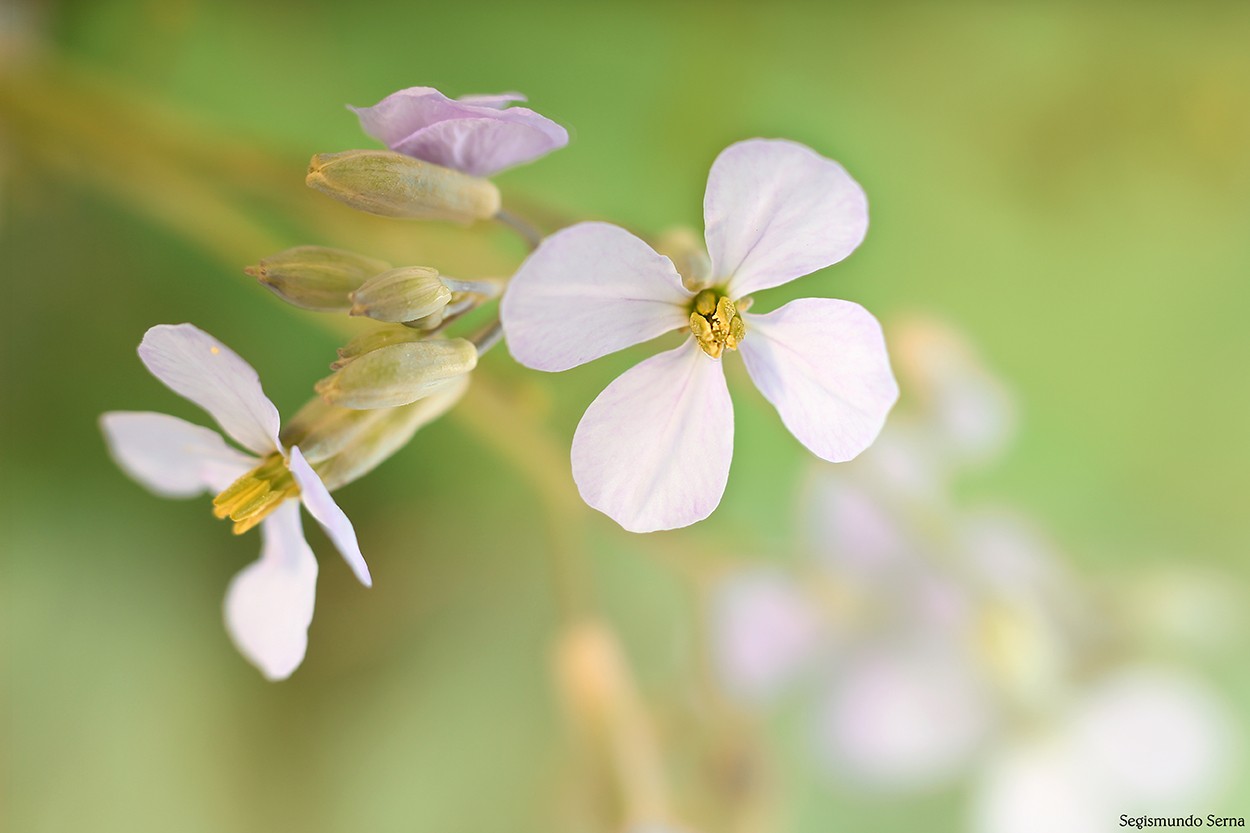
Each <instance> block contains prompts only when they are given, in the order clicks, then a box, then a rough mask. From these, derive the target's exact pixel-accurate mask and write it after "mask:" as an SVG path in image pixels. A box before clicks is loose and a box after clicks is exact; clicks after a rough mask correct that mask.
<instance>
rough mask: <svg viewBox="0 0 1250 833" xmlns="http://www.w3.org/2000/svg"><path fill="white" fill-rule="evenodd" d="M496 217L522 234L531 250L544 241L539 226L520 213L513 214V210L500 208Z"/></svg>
mask: <svg viewBox="0 0 1250 833" xmlns="http://www.w3.org/2000/svg"><path fill="white" fill-rule="evenodd" d="M495 219H496V220H498V221H499V222H501V223H503V224H504V225H505V226H507V227H508V228H510V229H512V230H513V231H515V232H516V233H517V234H519V235H521V237H522V238H524V240H525V242H526V244H528V245H529V247H530V250H531V251H532V250H534V249H537V248H538V244H539V243H541V242H543V233H542V231H541V230H540V229H539V228H538V226H536V225H534V224H533V223H531V222H530V221H529V220H526V219H525V218H524V217H521V216H520V215H517V214H513V213H512V212H511V211H508V210H507V209H503V208H501V209H499V213H498V214H496V215H495Z"/></svg>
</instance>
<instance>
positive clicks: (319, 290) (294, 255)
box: [243, 246, 391, 312]
mask: <svg viewBox="0 0 1250 833" xmlns="http://www.w3.org/2000/svg"><path fill="white" fill-rule="evenodd" d="M390 268H391V265H390V264H389V263H387V262H385V261H382V260H376V259H374V258H371V257H365V256H364V255H358V254H356V253H355V252H347V251H343V250H342V249H330V248H326V247H325V246H296V247H295V248H294V249H287V250H286V251H283V252H278V253H277V254H276V255H270V256H269V257H266V258H262V259H261V261H260V263H258V264H257V265H255V266H249V267H247V268H246V269H244V270H243V271H245V272H247V274H249V275H251V276H252V277H254V278H256V279H257V280H258V281H260V282H261V283H262V284H263V285H264V286H266V287H268V288H269V289H270V290H272V291H273V293H274V294H275V295H277V296H278V297H279V298H281V299H282V300H284V301H286V302H287V303H289V304H294V305H295V306H297V307H301V308H302V309H308V310H313V311H315V312H346V311H347V310H348V309H350V308H351V305H352V302H351V298H350V296H351V293H352V292H354V291H355V290H356V289H357V288H359V287H360V285H361V284H362V283H364V282H365V281H366V280H368V279H369V278H371V277H373V276H374V275H377V274H379V273H381V272H385V271H386V270H388V269H390Z"/></svg>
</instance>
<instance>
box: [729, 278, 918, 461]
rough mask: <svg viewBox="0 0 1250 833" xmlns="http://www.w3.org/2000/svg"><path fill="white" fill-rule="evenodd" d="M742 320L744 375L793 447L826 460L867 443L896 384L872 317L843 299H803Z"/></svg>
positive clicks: (895, 393)
mask: <svg viewBox="0 0 1250 833" xmlns="http://www.w3.org/2000/svg"><path fill="white" fill-rule="evenodd" d="M743 319H744V320H745V322H746V338H745V339H743V341H742V343H741V345H740V346H739V348H738V349H739V350H740V351H741V352H742V358H743V359H744V360H745V361H746V366H747V372H748V373H750V374H751V378H752V379H753V380H754V381H755V384H756V386H758V387H759V389H760V392H761V393H763V394H764V398H766V399H767V400H768V401H769V402H771V403H773V406H774V407H776V409H777V412H778V413H779V414H781V421H782V422H783V423H785V426H786V428H788V429H790V433H791V434H793V435H794V436H795V437H796V438H797V439H798V441H799V442H801V443H803V445H805V446H807V447H808V449H810V450H811V452H812V453H813V454H815V455H816V456H817V457H820V458H822V459H824V460H829V461H830V462H833V463H842V462H845V461H847V460H850V459H852V458H853V457H855V456H856V455H857V454H859V453H860V452H861V451H863V450H864V449H865V448H867V447H868V446H870V445H872V441H873V440H874V439H876V437H877V434H878V433H880V431H881V427H882V426H883V425H884V424H885V417H886V414H888V413H889V412H890V408H891V407H893V405H894V401H895V400H896V399H898V384H897V383H896V382H895V381H894V374H893V373H892V372H891V371H890V359H889V356H888V355H886V350H885V337H884V336H883V335H882V334H881V325H880V324H878V323H877V319H875V318H873V317H872V315H871V313H869V312H868V311H867V310H866V309H864V308H863V307H861V306H860V305H859V304H854V303H851V302H850V301H836V300H833V299H832V298H802V299H800V300H797V301H791V302H790V303H788V304H786V305H785V306H783V307H781V308H780V309H778V310H775V311H773V312H770V313H767V314H765V315H750V314H747V315H744V316H743Z"/></svg>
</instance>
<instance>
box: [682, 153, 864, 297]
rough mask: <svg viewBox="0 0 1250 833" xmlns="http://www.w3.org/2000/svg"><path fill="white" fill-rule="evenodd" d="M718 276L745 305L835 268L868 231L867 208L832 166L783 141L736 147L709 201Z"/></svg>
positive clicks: (712, 181)
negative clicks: (768, 291)
mask: <svg viewBox="0 0 1250 833" xmlns="http://www.w3.org/2000/svg"><path fill="white" fill-rule="evenodd" d="M703 220H704V223H705V224H706V226H707V232H706V235H707V250H708V254H709V255H710V256H711V258H712V276H713V278H714V279H715V280H716V281H717V282H725V281H727V282H728V286H729V295H730V296H731V297H733V298H741V297H743V296H744V295H748V294H750V293H752V292H758V291H759V290H761V289H768V288H769V287H772V286H778V285H779V284H783V283H786V282H787V281H792V280H794V279H795V278H797V277H799V276H801V275H807V274H810V273H812V272H815V271H816V270H817V269H823V268H824V267H826V266H829V265H831V264H834V263H837V262H838V261H839V260H842V259H843V258H844V257H846V256H847V255H849V254H850V253H851V252H853V251H854V250H855V247H856V246H858V245H859V244H860V242H862V241H863V239H864V235H865V234H866V233H867V231H868V200H867V198H866V197H865V196H864V191H863V189H862V188H860V187H859V184H858V183H857V182H855V180H853V179H851V177H850V175H849V174H848V173H847V172H846V171H845V170H843V169H842V166H841V165H839V164H838V163H837V162H834V161H833V160H832V159H826V158H824V157H823V156H821V155H819V154H818V153H816V152H815V151H813V150H812V149H811V148H808V147H804V146H803V145H800V144H797V143H795V142H789V141H785V140H781V139H752V140H750V141H746V142H738V143H737V144H735V145H730V146H729V147H727V148H726V149H725V150H724V151H722V152H721V154H720V156H718V157H716V161H715V162H714V163H713V164H712V172H711V173H710V174H708V179H707V193H706V194H705V196H704V198H703Z"/></svg>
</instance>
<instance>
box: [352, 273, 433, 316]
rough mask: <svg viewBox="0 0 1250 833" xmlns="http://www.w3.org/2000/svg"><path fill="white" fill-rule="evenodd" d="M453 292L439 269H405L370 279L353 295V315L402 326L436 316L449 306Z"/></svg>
mask: <svg viewBox="0 0 1250 833" xmlns="http://www.w3.org/2000/svg"><path fill="white" fill-rule="evenodd" d="M450 300H451V290H450V289H448V288H447V287H446V285H444V284H443V282H442V281H440V280H439V279H438V270H437V269H431V268H429V267H427V266H405V267H404V268H402V269H392V270H391V271H389V272H383V273H382V274H380V275H377V276H375V277H372V278H370V279H369V280H367V281H365V282H364V283H363V284H361V286H360V288H359V289H357V290H356V291H355V292H353V293H352V309H351V313H352V315H364V316H367V317H369V318H372V319H374V320H375V321H392V322H395V323H397V324H398V323H402V322H404V321H415V320H416V319H418V318H425V317H426V316H427V315H433V314H434V313H436V312H439V311H440V310H442V308H443V307H445V306H447V303H448V302H449V301H450Z"/></svg>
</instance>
